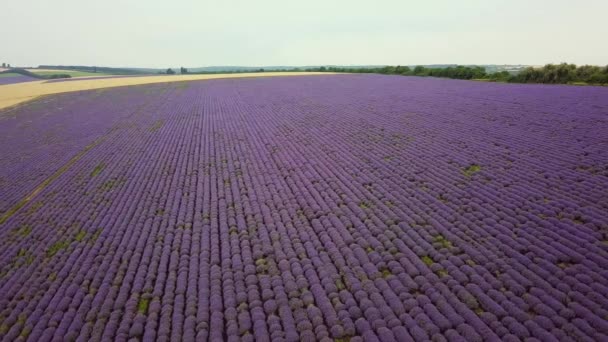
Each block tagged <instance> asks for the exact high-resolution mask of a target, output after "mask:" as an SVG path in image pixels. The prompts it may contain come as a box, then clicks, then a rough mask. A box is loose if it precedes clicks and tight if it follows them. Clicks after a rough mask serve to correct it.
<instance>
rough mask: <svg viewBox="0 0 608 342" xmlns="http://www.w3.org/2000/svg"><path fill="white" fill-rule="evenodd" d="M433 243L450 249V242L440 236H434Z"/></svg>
mask: <svg viewBox="0 0 608 342" xmlns="http://www.w3.org/2000/svg"><path fill="white" fill-rule="evenodd" d="M435 242H439V243H440V244H441V246H443V247H444V248H450V247H452V243H451V242H450V240H448V239H446V238H445V237H444V236H443V235H441V234H440V235H437V236H435Z"/></svg>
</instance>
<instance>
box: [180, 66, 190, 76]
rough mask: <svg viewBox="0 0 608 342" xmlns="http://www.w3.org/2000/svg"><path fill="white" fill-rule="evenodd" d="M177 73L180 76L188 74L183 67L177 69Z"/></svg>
mask: <svg viewBox="0 0 608 342" xmlns="http://www.w3.org/2000/svg"><path fill="white" fill-rule="evenodd" d="M179 72H180V73H181V74H187V73H188V69H186V68H184V67H181V68H179Z"/></svg>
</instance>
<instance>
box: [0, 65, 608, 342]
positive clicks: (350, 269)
mask: <svg viewBox="0 0 608 342" xmlns="http://www.w3.org/2000/svg"><path fill="white" fill-rule="evenodd" d="M0 146H2V149H1V150H0V339H1V340H4V341H25V340H28V341H52V340H53V341H89V340H91V341H114V340H116V341H138V340H141V341H180V340H183V341H195V340H197V341H206V340H212V341H221V340H227V341H241V340H242V341H254V340H255V341H271V340H272V341H316V340H319V341H332V340H333V341H342V342H346V341H352V342H354V341H378V340H379V341H427V340H433V341H497V340H504V341H551V340H561V341H600V340H608V88H602V87H574V86H551V85H515V84H497V83H481V82H471V81H457V80H445V79H432V78H417V77H400V76H383V75H322V76H321V75H316V76H293V77H272V78H262V77H261V78H249V79H224V80H211V81H195V82H182V83H161V84H152V85H144V86H131V87H119V88H110V89H101V90H95V91H85V92H72V93H65V94H60V95H54V96H48V97H43V98H40V99H38V100H35V101H31V102H28V103H25V104H22V105H20V106H18V107H14V108H9V109H3V110H0Z"/></svg>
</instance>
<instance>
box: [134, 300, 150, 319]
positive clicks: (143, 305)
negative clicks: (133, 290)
mask: <svg viewBox="0 0 608 342" xmlns="http://www.w3.org/2000/svg"><path fill="white" fill-rule="evenodd" d="M149 306H150V299H148V298H139V302H137V312H139V313H140V314H142V315H146V314H147V313H148V307H149Z"/></svg>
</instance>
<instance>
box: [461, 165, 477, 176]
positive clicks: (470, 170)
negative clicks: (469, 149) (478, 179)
mask: <svg viewBox="0 0 608 342" xmlns="http://www.w3.org/2000/svg"><path fill="white" fill-rule="evenodd" d="M479 171H481V166H479V165H477V164H471V165H469V166H467V167H465V168H464V169H463V170H462V173H464V175H465V176H467V177H471V176H472V175H474V174H476V173H477V172H479Z"/></svg>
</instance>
